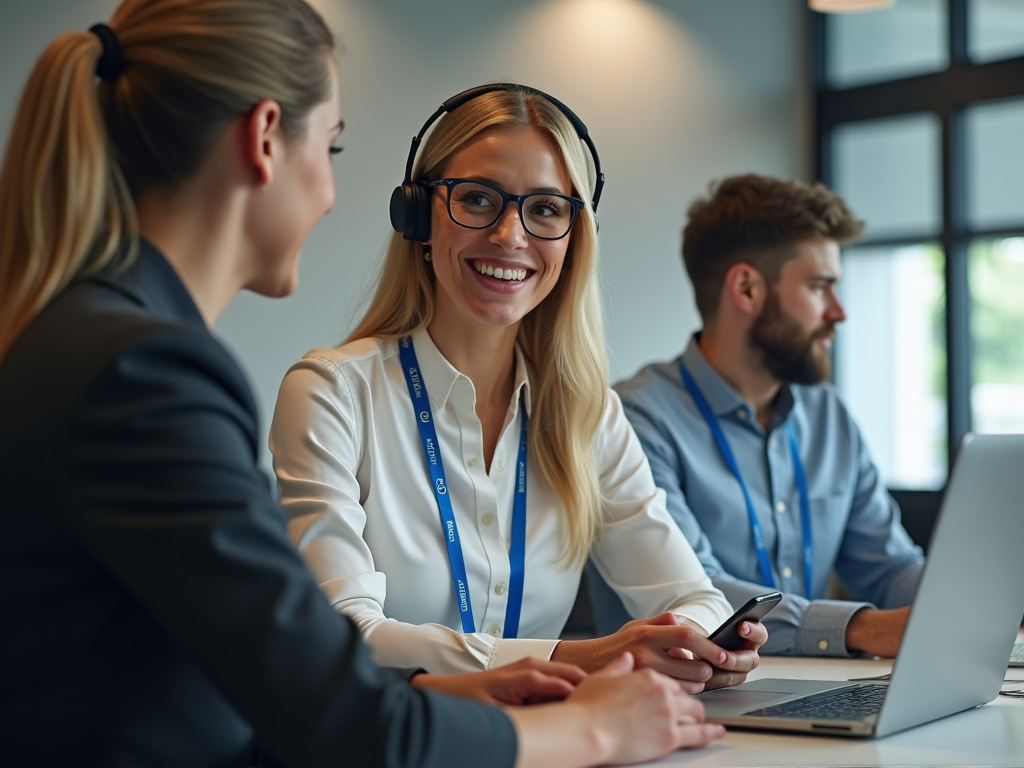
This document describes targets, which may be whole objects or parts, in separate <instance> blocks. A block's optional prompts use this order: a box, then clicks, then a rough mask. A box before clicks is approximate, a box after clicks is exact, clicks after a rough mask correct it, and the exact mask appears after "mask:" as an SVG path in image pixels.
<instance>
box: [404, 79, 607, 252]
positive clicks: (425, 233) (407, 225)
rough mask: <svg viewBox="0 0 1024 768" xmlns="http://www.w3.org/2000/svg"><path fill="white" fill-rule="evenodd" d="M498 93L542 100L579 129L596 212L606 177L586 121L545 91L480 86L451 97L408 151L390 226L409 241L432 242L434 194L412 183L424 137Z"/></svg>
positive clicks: (428, 121) (435, 113)
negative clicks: (444, 119) (590, 167)
mask: <svg viewBox="0 0 1024 768" xmlns="http://www.w3.org/2000/svg"><path fill="white" fill-rule="evenodd" d="M495 91H523V92H525V93H529V94H533V95H535V96H540V97H541V98H543V99H545V100H546V101H548V102H550V103H551V104H552V105H554V106H555V107H556V108H557V109H558V111H559V112H561V113H562V114H563V115H565V116H566V118H568V120H569V122H570V123H572V127H573V128H575V129H576V133H577V134H579V137H580V139H582V140H583V143H584V144H586V145H587V148H588V149H589V150H590V156H591V157H593V158H594V170H595V172H596V173H597V183H596V184H595V185H594V198H593V200H591V202H590V206H591V210H592V211H594V212H596V211H597V204H598V202H599V201H600V200H601V190H602V189H603V188H604V174H603V173H601V159H600V158H599V157H598V156H597V149H596V148H595V147H594V142H593V140H592V139H591V138H590V132H589V131H588V130H587V126H586V125H584V124H583V121H582V120H580V119H579V118H578V117H576V113H575V112H573V111H572V110H571V109H569V108H568V107H567V106H565V104H563V103H562V102H560V101H559V100H558V99H556V98H553V97H551V96H548V95H547V94H546V93H544V92H543V91H538V90H537V89H536V88H530V87H528V86H525V85H516V84H515V83H492V84H491V85H480V86H477V87H476V88H470V89H469V90H466V91H463V92H462V93H458V94H456V95H454V96H452V97H451V98H450V99H448V101H446V102H444V104H442V105H441V106H440V107H438V108H437V111H436V112H434V114H432V115H431V116H430V117H429V118H427V122H425V123H424V124H423V127H422V128H420V132H419V133H418V134H417V135H416V136H414V137H413V140H412V147H410V149H409V159H408V160H407V161H406V163H405V181H403V182H402V185H401V186H399V187H395V191H394V192H392V193H391V226H392V227H394V229H395V231H396V232H399V233H400V234H401V235H402V237H403V238H405V239H406V240H419V241H420V242H425V241H427V240H429V239H430V200H431V190H430V189H429V188H427V187H426V186H424V184H423V183H422V182H419V181H413V180H412V166H413V163H414V162H415V160H416V150H417V149H419V146H420V142H421V141H422V140H423V134H424V133H426V132H427V129H428V128H430V126H431V125H433V124H434V122H435V121H436V120H437V119H438V118H439V117H441V115H443V114H445V113H446V112H454V111H455V110H456V109H458V108H459V107H461V106H462V105H463V104H465V103H466V102H467V101H472V100H473V99H475V98H476V97H477V96H483V95H484V94H485V93H494V92H495Z"/></svg>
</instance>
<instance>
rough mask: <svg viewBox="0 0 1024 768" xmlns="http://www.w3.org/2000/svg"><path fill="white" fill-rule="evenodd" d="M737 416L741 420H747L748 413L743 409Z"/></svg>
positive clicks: (737, 412)
mask: <svg viewBox="0 0 1024 768" xmlns="http://www.w3.org/2000/svg"><path fill="white" fill-rule="evenodd" d="M736 415H737V416H739V417H740V418H741V419H745V418H747V412H746V410H745V409H743V408H740V409H739V410H738V411H736Z"/></svg>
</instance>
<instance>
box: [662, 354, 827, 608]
mask: <svg viewBox="0 0 1024 768" xmlns="http://www.w3.org/2000/svg"><path fill="white" fill-rule="evenodd" d="M679 372H680V373H681V374H682V377H683V383H684V384H685V385H686V389H687V390H688V391H689V393H690V397H692V398H693V402H694V403H696V405H697V409H698V410H699V411H700V413H701V415H702V416H703V417H704V421H706V422H707V423H708V428H709V429H710V430H711V435H712V436H713V437H714V438H715V442H716V443H717V444H718V451H719V453H721V454H722V459H723V460H724V461H725V464H726V466H727V467H729V470H730V471H731V472H732V473H733V475H735V477H736V480H737V481H739V484H740V488H741V489H742V491H743V498H744V499H746V502H747V516H748V517H749V518H750V530H751V533H753V536H754V546H755V547H756V548H757V559H758V563H759V564H760V566H761V581H762V583H763V584H764V585H765V586H766V587H768V588H769V589H775V577H774V576H772V566H771V562H770V561H769V560H768V550H767V548H766V547H765V545H764V532H763V531H762V530H761V523H760V521H758V519H757V513H756V512H755V511H754V500H753V499H752V498H750V491H748V490H747V484H746V483H745V482H744V481H743V475H742V474H741V473H740V467H739V465H738V464H737V463H736V457H735V456H734V455H733V453H732V448H730V447H729V441H728V440H727V439H726V437H725V433H724V432H723V431H722V426H721V425H720V424H719V423H718V418H717V417H716V416H715V413H714V411H712V410H711V405H710V404H709V403H708V401H707V398H705V397H704V393H703V392H701V391H700V388H699V387H698V386H697V382H695V381H694V380H693V377H692V376H691V375H690V372H689V371H688V370H686V366H685V365H683V362H682V361H680V362H679ZM786 435H787V436H788V438H789V453H790V455H791V456H792V457H793V473H794V474H795V475H796V486H797V489H798V490H799V491H800V526H801V529H802V532H803V538H804V593H805V594H806V595H807V599H808V600H810V599H811V591H812V583H811V579H812V576H813V566H814V547H813V541H812V539H811V503H810V500H809V498H808V494H807V476H806V474H804V464H803V462H802V461H801V460H800V449H799V446H797V442H796V432H795V431H794V430H793V422H792V421H787V422H786Z"/></svg>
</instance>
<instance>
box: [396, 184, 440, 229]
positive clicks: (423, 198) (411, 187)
mask: <svg viewBox="0 0 1024 768" xmlns="http://www.w3.org/2000/svg"><path fill="white" fill-rule="evenodd" d="M389 212H390V214H391V227H392V228H393V229H394V230H395V232H398V233H399V234H401V236H402V237H403V238H405V239H406V240H419V241H420V242H423V241H425V240H429V239H430V192H429V190H427V189H425V188H424V187H423V186H422V185H421V184H416V183H414V182H408V181H407V182H405V183H403V184H402V186H400V187H395V189H394V190H393V191H392V192H391V204H390V206H389Z"/></svg>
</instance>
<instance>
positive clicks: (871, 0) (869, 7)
mask: <svg viewBox="0 0 1024 768" xmlns="http://www.w3.org/2000/svg"><path fill="white" fill-rule="evenodd" d="M807 4H808V5H809V6H811V10H812V11H819V12H820V13H861V12H863V11H880V10H881V9H883V8H889V7H890V6H892V4H893V0H807Z"/></svg>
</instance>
